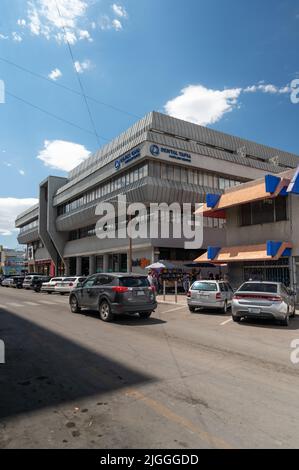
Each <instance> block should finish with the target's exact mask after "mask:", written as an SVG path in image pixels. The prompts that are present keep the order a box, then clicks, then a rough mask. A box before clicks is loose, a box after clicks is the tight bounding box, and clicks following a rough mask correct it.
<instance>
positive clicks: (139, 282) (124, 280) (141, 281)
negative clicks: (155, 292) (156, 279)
mask: <svg viewBox="0 0 299 470" xmlns="http://www.w3.org/2000/svg"><path fill="white" fill-rule="evenodd" d="M119 285H120V286H124V287H149V282H148V280H147V278H146V277H121V278H120V279H119Z"/></svg>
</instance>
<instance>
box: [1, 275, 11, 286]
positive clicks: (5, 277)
mask: <svg viewBox="0 0 299 470" xmlns="http://www.w3.org/2000/svg"><path fill="white" fill-rule="evenodd" d="M11 278H12V275H11V274H2V275H1V276H0V285H1V286H2V282H3V281H4V280H5V279H11Z"/></svg>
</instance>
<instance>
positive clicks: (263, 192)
mask: <svg viewBox="0 0 299 470" xmlns="http://www.w3.org/2000/svg"><path fill="white" fill-rule="evenodd" d="M293 175H294V170H291V171H288V172H284V173H282V174H281V175H278V176H280V177H281V178H280V182H279V184H278V185H277V186H276V188H275V191H274V192H268V191H267V187H266V184H265V179H264V178H263V179H260V180H257V181H253V182H249V183H245V184H241V185H240V186H236V187H234V188H230V189H229V190H227V191H225V193H224V194H222V195H219V196H218V198H219V199H218V202H217V203H216V204H215V205H214V207H209V206H208V204H203V205H202V206H201V207H199V208H198V209H197V211H196V214H198V215H199V214H202V215H204V216H205V217H214V218H217V217H221V218H225V215H226V214H225V211H226V209H228V208H230V207H235V206H240V205H242V204H247V203H249V202H257V201H261V200H265V199H273V198H276V197H277V196H278V195H279V194H281V192H282V191H283V190H284V189H285V188H286V187H287V186H288V185H289V184H290V182H291V179H292V177H293ZM278 180H279V178H278ZM216 197H217V196H216Z"/></svg>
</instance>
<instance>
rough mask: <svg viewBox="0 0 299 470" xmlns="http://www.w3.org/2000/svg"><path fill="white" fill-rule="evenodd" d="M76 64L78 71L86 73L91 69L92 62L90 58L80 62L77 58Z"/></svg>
mask: <svg viewBox="0 0 299 470" xmlns="http://www.w3.org/2000/svg"><path fill="white" fill-rule="evenodd" d="M74 66H75V70H76V71H77V72H78V73H84V72H85V71H87V70H90V69H91V67H92V63H91V61H90V60H88V59H87V60H84V61H83V62H79V60H76V61H75V64H74Z"/></svg>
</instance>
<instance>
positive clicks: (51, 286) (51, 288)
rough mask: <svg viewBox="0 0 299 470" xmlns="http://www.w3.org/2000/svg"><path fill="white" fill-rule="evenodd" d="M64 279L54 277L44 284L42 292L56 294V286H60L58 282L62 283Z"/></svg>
mask: <svg viewBox="0 0 299 470" xmlns="http://www.w3.org/2000/svg"><path fill="white" fill-rule="evenodd" d="M64 279H65V278H64V277H53V278H52V279H50V281H49V282H43V283H42V287H41V292H47V294H52V292H55V286H56V285H57V284H58V282H62V281H63V280H64Z"/></svg>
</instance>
